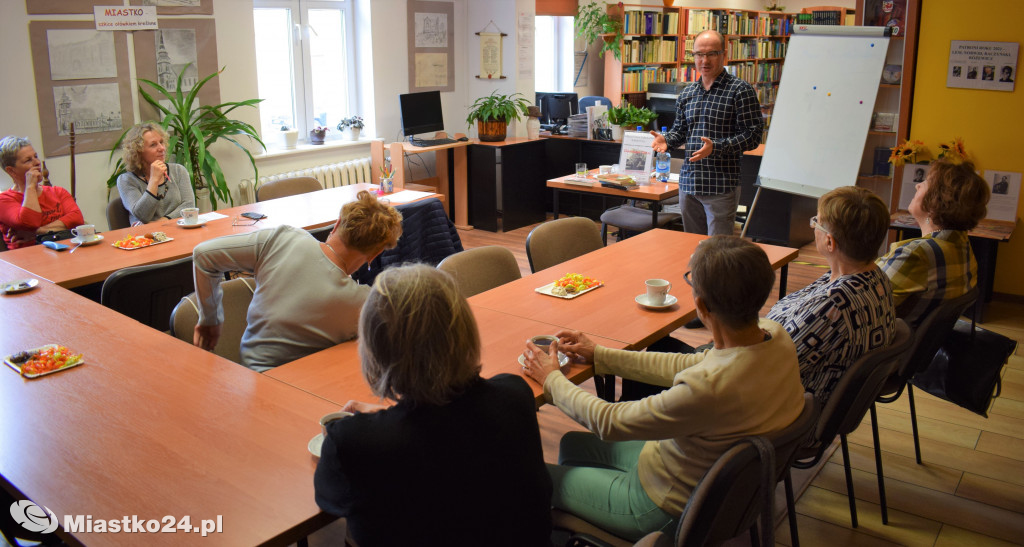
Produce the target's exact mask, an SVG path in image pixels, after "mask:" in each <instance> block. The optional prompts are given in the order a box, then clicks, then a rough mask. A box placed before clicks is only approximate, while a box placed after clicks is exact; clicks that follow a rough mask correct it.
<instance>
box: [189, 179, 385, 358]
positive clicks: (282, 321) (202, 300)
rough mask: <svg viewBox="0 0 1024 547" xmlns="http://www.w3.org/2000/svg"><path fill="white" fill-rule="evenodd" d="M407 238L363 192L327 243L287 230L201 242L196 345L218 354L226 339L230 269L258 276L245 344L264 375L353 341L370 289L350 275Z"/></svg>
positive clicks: (246, 354) (196, 256) (196, 253)
mask: <svg viewBox="0 0 1024 547" xmlns="http://www.w3.org/2000/svg"><path fill="white" fill-rule="evenodd" d="M401 234H402V215H401V214H399V213H398V211H396V210H395V208H394V207H391V206H390V205H387V204H385V203H384V202H382V201H380V200H378V199H377V198H376V196H373V195H371V194H370V193H369V192H367V191H365V190H363V191H361V192H359V194H357V196H356V201H354V202H351V203H346V204H345V205H344V206H343V207H342V208H341V216H340V217H339V218H338V221H337V222H336V223H335V225H334V229H333V230H331V233H330V235H328V236H327V241H326V242H323V243H321V242H319V241H317V240H316V238H314V237H313V236H312V235H310V234H309V232H307V231H305V230H302V229H299V228H293V227H291V226H287V225H282V226H278V227H277V228H268V229H266V230H257V231H255V232H250V233H247V234H239V235H231V236H224V237H219V238H216V239H211V240H209V241H204V242H203V243H200V244H199V245H196V248H195V249H194V250H193V251H192V261H193V264H194V267H195V284H196V299H197V300H198V301H199V322H198V323H197V324H196V330H195V336H194V343H195V345H197V346H199V347H201V348H203V349H205V350H209V351H212V350H213V348H214V347H215V346H216V345H217V340H218V339H219V338H220V326H221V324H222V323H223V322H224V310H223V307H222V306H221V297H222V291H221V288H220V283H221V281H223V280H224V274H225V273H226V272H245V273H249V274H252V275H253V277H255V278H256V290H255V291H254V292H253V296H252V303H251V304H249V311H248V313H247V314H246V320H247V321H248V326H247V327H246V329H245V333H244V334H243V335H242V342H241V344H240V347H239V350H240V353H241V357H242V364H243V365H245V366H247V367H249V368H251V369H253V370H256V371H259V372H263V371H266V370H267V369H270V368H273V367H276V366H279V365H283V364H285V363H287V362H290V361H294V360H296V359H298V358H300V357H305V356H306V355H309V354H311V353H314V352H317V351H320V350H322V349H326V348H329V347H331V346H334V345H337V344H340V343H342V342H345V341H347V340H351V339H353V338H355V336H356V324H357V321H358V318H359V310H360V309H362V307H363V301H364V300H366V295H367V294H368V293H369V292H370V288H369V287H368V286H366V285H360V284H358V283H356V282H355V280H353V279H352V277H351V275H352V274H353V273H355V271H356V270H358V269H359V268H361V267H362V266H363V264H367V263H369V262H370V261H372V260H373V259H374V258H376V257H377V255H379V254H380V253H382V252H384V250H385V249H391V248H393V247H394V246H395V245H397V243H398V237H399V236H400V235H401Z"/></svg>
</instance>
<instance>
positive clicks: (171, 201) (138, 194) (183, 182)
mask: <svg viewBox="0 0 1024 547" xmlns="http://www.w3.org/2000/svg"><path fill="white" fill-rule="evenodd" d="M167 176H168V177H170V180H169V181H167V182H165V183H164V184H166V185H167V193H166V194H164V196H163V198H158V197H157V196H154V195H153V194H150V193H149V192H147V191H146V184H147V182H146V180H145V179H143V178H142V177H139V176H138V175H136V174H135V173H122V174H121V176H119V177H117V192H118V193H119V194H121V203H123V204H124V208H125V209H127V210H128V216H129V219H130V220H131V223H132V224H135V223H136V222H140V221H141V222H153V221H154V220H157V219H158V218H160V217H165V218H177V217H180V216H181V210H182V209H187V208H189V207H195V206H196V200H195V196H194V195H193V194H192V182H191V179H190V178H189V176H188V171H187V170H186V169H185V167H183V166H181V165H179V164H177V163H168V164H167Z"/></svg>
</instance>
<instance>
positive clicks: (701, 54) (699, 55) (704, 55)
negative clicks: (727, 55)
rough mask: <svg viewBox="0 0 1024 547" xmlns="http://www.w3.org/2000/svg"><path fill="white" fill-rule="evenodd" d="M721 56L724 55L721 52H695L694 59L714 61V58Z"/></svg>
mask: <svg viewBox="0 0 1024 547" xmlns="http://www.w3.org/2000/svg"><path fill="white" fill-rule="evenodd" d="M721 54H722V52H721V51H694V52H693V58H694V59H714V58H716V57H718V56H719V55H721Z"/></svg>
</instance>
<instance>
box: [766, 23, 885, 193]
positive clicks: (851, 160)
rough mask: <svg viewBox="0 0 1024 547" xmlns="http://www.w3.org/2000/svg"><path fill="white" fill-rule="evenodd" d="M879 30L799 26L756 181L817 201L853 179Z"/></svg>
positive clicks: (881, 56) (874, 88)
mask: <svg viewBox="0 0 1024 547" xmlns="http://www.w3.org/2000/svg"><path fill="white" fill-rule="evenodd" d="M886 33H887V29H886V28H885V27H847V26H825V25H798V26H797V27H796V28H795V29H794V34H793V36H792V37H791V38H790V40H789V50H788V51H787V52H786V64H785V66H784V67H783V70H782V79H781V81H780V82H779V93H778V97H777V98H776V101H775V109H774V112H773V113H772V124H771V130H770V131H769V132H768V140H767V142H766V143H765V149H764V157H763V158H762V160H761V170H760V171H759V173H758V178H759V180H758V184H759V185H760V186H761V187H762V188H769V189H772V190H779V191H782V192H788V193H790V194H797V195H803V196H808V197H813V198H818V197H821V196H822V195H824V194H825V193H827V192H828V191H830V190H832V189H834V188H838V187H840V186H853V185H855V184H856V183H857V172H858V170H859V169H860V163H861V156H862V155H863V153H864V142H865V139H866V138H867V134H868V128H869V126H870V124H871V114H872V112H873V111H874V107H875V97H876V96H877V95H878V84H879V82H880V80H881V76H882V68H883V67H884V66H885V56H886V51H887V50H888V48H889V37H888V36H887V35H886Z"/></svg>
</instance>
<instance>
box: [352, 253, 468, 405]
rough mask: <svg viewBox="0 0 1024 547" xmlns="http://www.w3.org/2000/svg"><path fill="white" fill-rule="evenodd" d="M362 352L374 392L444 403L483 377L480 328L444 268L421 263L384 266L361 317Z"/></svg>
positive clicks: (417, 401) (367, 378)
mask: <svg viewBox="0 0 1024 547" xmlns="http://www.w3.org/2000/svg"><path fill="white" fill-rule="evenodd" d="M359 357H360V359H361V361H362V363H363V376H364V377H365V378H366V381H367V382H368V383H369V384H370V387H371V388H372V389H373V392H374V394H376V395H378V396H380V397H386V398H388V399H391V400H394V401H398V400H401V401H407V402H410V403H412V404H414V405H421V404H425V405H444V404H447V403H449V402H451V401H452V400H453V399H454V398H455V397H457V396H458V395H459V394H460V393H462V392H464V391H465V390H466V389H467V388H468V387H469V386H470V385H472V384H473V382H475V381H476V380H477V379H478V378H479V377H480V333H479V331H478V330H477V325H476V319H474V318H473V312H472V311H471V310H470V308H469V303H468V302H466V299H465V298H464V297H463V296H462V293H460V292H459V288H458V287H457V286H456V284H455V281H454V280H453V279H452V278H451V276H449V275H448V274H447V273H445V272H443V271H441V270H438V269H436V268H431V267H430V266H427V265H424V264H413V265H408V266H401V267H397V268H389V269H387V270H384V271H383V272H381V273H380V274H379V275H378V276H377V279H376V280H375V281H374V283H373V289H372V290H371V291H370V295H369V297H367V299H366V303H365V304H364V305H363V311H362V313H361V314H360V316H359Z"/></svg>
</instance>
